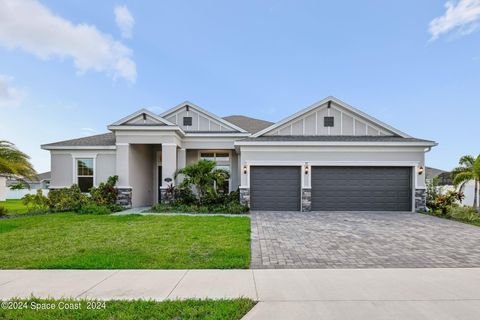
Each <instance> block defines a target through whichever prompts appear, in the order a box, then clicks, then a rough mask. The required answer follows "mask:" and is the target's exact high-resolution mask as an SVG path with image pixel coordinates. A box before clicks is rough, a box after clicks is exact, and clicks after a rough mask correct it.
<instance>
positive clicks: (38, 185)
mask: <svg viewBox="0 0 480 320" xmlns="http://www.w3.org/2000/svg"><path fill="white" fill-rule="evenodd" d="M17 183H22V184H24V185H25V188H27V189H30V190H37V189H48V187H49V186H50V171H48V172H43V173H39V174H37V175H36V176H35V177H33V178H31V179H26V180H25V179H23V180H19V179H16V178H15V177H9V178H8V179H7V187H10V186H12V185H14V184H17Z"/></svg>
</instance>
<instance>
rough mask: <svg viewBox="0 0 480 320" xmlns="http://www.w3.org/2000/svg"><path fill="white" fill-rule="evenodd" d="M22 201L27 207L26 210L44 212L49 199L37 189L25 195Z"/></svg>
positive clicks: (46, 209) (47, 206)
mask: <svg viewBox="0 0 480 320" xmlns="http://www.w3.org/2000/svg"><path fill="white" fill-rule="evenodd" d="M22 203H23V204H24V205H25V206H26V207H27V211H28V212H45V211H48V208H49V204H50V201H49V199H48V198H47V197H45V196H44V195H43V193H42V190H40V189H39V190H37V193H35V194H27V195H25V196H24V197H23V198H22Z"/></svg>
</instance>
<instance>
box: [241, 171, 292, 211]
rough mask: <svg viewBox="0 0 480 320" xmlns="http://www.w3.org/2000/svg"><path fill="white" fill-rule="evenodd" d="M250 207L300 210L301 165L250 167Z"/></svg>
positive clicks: (253, 208)
mask: <svg viewBox="0 0 480 320" xmlns="http://www.w3.org/2000/svg"><path fill="white" fill-rule="evenodd" d="M250 208H251V209H252V210H274V211H299V210H300V167H262V166H255V167H250Z"/></svg>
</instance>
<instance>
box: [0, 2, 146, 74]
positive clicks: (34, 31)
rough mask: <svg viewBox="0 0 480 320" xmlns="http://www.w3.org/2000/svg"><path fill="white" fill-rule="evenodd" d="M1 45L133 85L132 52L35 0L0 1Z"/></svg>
mask: <svg viewBox="0 0 480 320" xmlns="http://www.w3.org/2000/svg"><path fill="white" fill-rule="evenodd" d="M0 45H3V46H5V47H7V48H9V49H14V48H21V49H23V50H25V51H27V52H30V53H32V54H34V55H36V56H38V57H40V58H41V59H49V58H52V57H58V58H64V57H70V58H72V59H73V61H74V64H75V67H76V68H77V70H78V71H79V72H80V73H83V72H86V71H88V70H95V71H97V72H104V73H107V74H109V75H111V76H113V78H124V79H126V80H128V81H130V82H135V80H136V77H137V71H136V66H135V62H134V61H133V60H132V51H131V50H130V49H129V48H127V47H126V46H124V45H123V44H122V43H121V42H119V41H115V40H114V39H112V37H111V36H109V35H107V34H104V33H102V32H100V31H99V30H97V28H96V27H95V26H93V25H88V24H73V23H72V22H70V21H68V20H66V19H64V18H62V17H60V16H57V15H55V14H53V13H52V12H51V11H50V10H49V9H48V8H47V7H45V6H43V5H42V4H41V3H39V2H38V1H36V0H0Z"/></svg>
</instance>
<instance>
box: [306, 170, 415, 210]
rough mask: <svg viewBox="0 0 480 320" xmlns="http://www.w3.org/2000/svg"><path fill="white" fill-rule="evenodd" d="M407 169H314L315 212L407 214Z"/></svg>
mask: <svg viewBox="0 0 480 320" xmlns="http://www.w3.org/2000/svg"><path fill="white" fill-rule="evenodd" d="M411 185H412V183H411V169H410V168H408V167H313V168H312V210H314V211H410V210H411V196H412V191H411Z"/></svg>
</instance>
